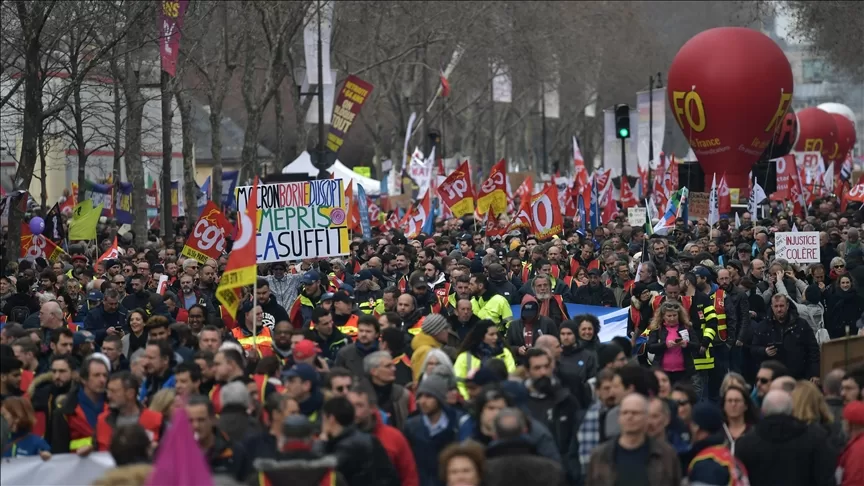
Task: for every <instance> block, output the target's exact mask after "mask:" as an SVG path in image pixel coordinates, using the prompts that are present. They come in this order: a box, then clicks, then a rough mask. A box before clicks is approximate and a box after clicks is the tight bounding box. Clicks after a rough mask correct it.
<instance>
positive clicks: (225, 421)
mask: <svg viewBox="0 0 864 486" xmlns="http://www.w3.org/2000/svg"><path fill="white" fill-rule="evenodd" d="M219 429H220V430H222V432H225V435H227V436H228V440H229V441H231V442H239V443H243V442H245V441H246V440H247V439H248V438H249V437H251V436H255V435H260V434H261V433H262V432H263V431H262V429H261V423H260V422H258V420H256V419H254V418H252V417H250V416H249V414H247V413H246V408H245V407H243V406H242V405H233V404H232V405H224V406H223V407H222V411H221V412H219Z"/></svg>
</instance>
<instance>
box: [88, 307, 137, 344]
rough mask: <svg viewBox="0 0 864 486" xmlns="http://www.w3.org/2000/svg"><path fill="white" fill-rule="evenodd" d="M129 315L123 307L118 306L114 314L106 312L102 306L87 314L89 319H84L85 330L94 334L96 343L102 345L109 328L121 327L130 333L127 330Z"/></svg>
mask: <svg viewBox="0 0 864 486" xmlns="http://www.w3.org/2000/svg"><path fill="white" fill-rule="evenodd" d="M128 315H129V313H128V311H127V310H126V309H125V308H124V307H123V306H118V307H117V310H116V311H114V312H105V308H104V307H102V306H101V305H100V306H97V307H94V308H92V309H90V310H89V311H88V312H87V317H86V318H85V319H84V329H86V330H88V331H90V332H92V333H93V336H94V337H95V338H96V343H97V344H100V345H101V344H102V341H103V340H104V339H105V335H106V334H107V333H108V328H109V327H119V328H121V329H123V330H124V331H128V330H127V329H126V319H127V317H128Z"/></svg>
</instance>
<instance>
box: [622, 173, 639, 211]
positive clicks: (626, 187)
mask: <svg viewBox="0 0 864 486" xmlns="http://www.w3.org/2000/svg"><path fill="white" fill-rule="evenodd" d="M638 205H639V201H638V200H637V199H636V194H633V189H631V188H630V181H629V180H627V177H626V176H625V177H621V207H622V208H623V209H624V210H625V211H626V210H627V209H629V208H633V207H636V206H638Z"/></svg>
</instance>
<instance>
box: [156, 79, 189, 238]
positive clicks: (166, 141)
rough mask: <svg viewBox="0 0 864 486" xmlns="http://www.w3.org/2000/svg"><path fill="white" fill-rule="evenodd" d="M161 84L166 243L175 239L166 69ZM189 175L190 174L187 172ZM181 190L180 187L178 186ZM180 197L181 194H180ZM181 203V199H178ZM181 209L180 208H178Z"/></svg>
mask: <svg viewBox="0 0 864 486" xmlns="http://www.w3.org/2000/svg"><path fill="white" fill-rule="evenodd" d="M159 84H160V85H161V90H160V91H161V92H160V96H161V97H162V98H161V104H162V187H163V188H167V189H163V191H164V193H165V194H167V195H168V197H163V198H162V204H161V205H160V206H161V208H162V236H163V237H164V238H165V242H166V244H168V243H169V242H171V241H173V240H174V215H173V214H172V212H171V209H172V207H173V204H172V203H173V202H174V201H173V194H172V193H171V155H172V153H173V151H174V147H173V146H172V144H171V125H172V121H173V120H172V118H173V117H172V113H171V86H170V85H171V78H170V77H169V76H168V73H166V72H165V71H162V72H160V83H159ZM185 176H186V177H184V179H185V178H187V177H189V176H190V174H185ZM178 192H179V188H178ZM177 197H178V198H179V197H180V195H179V194H178V195H177ZM178 205H179V201H178ZM178 209H179V208H178Z"/></svg>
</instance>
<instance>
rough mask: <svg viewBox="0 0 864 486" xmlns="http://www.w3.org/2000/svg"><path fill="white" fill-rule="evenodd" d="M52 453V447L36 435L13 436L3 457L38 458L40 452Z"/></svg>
mask: <svg viewBox="0 0 864 486" xmlns="http://www.w3.org/2000/svg"><path fill="white" fill-rule="evenodd" d="M42 451H48V452H51V446H49V445H48V443H47V442H45V439H43V438H42V437H39V436H38V435H36V434H31V433H29V432H28V433H26V434H12V436H11V437H10V438H9V443H8V444H6V448H5V449H4V450H3V457H26V456H38V455H39V453H40V452H42Z"/></svg>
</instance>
